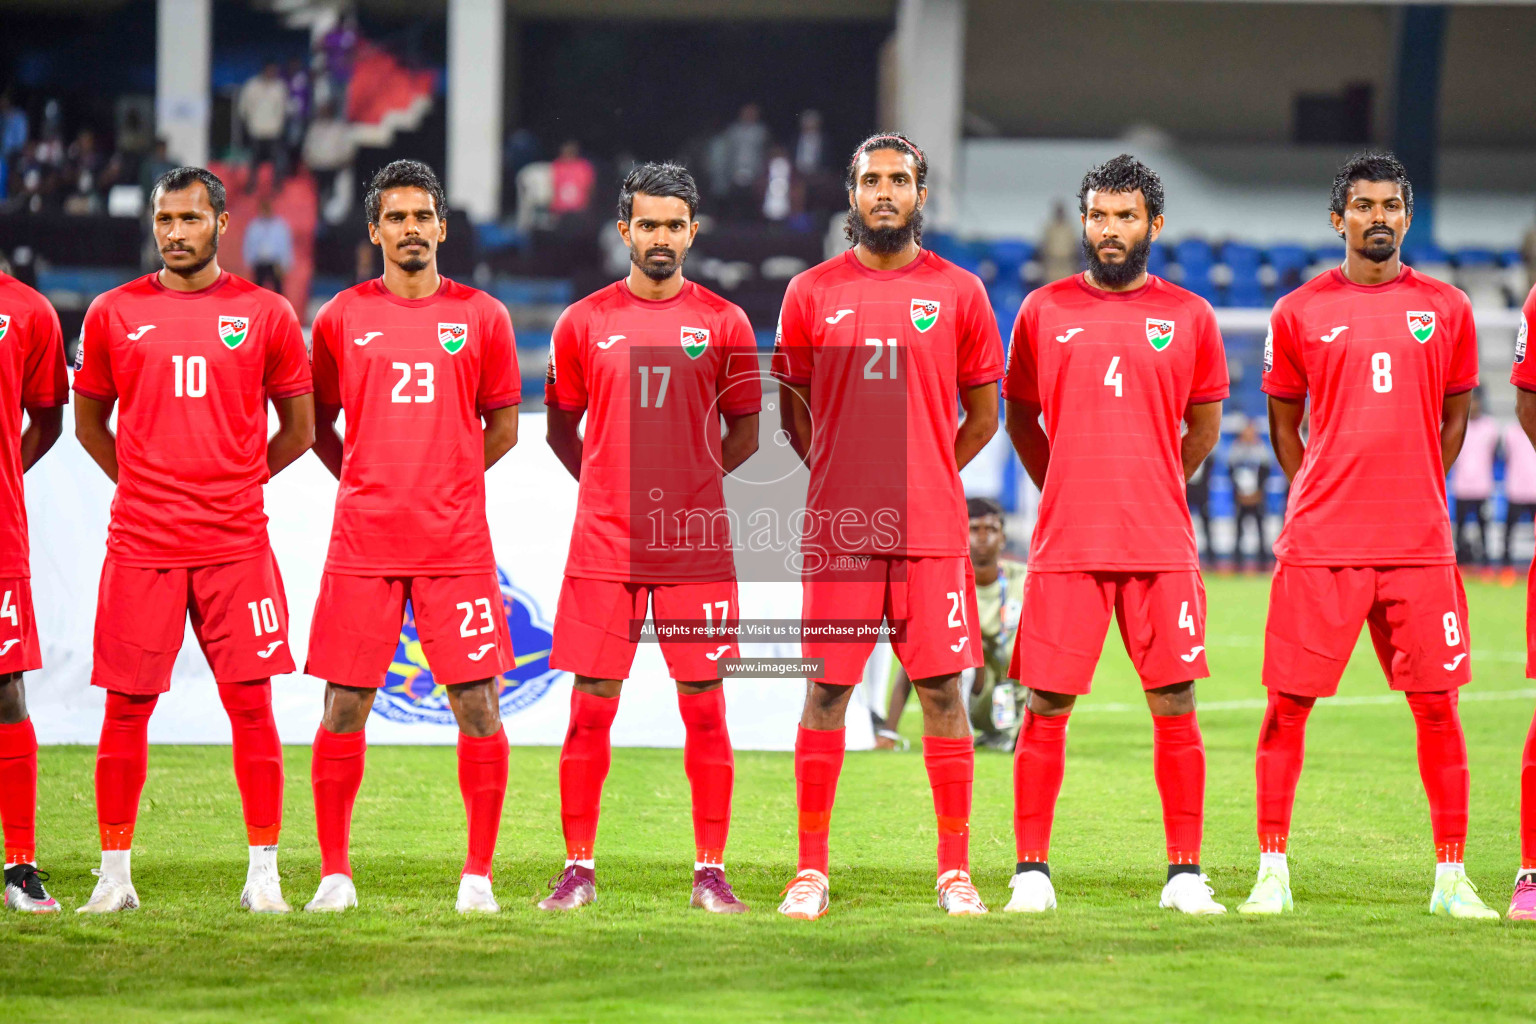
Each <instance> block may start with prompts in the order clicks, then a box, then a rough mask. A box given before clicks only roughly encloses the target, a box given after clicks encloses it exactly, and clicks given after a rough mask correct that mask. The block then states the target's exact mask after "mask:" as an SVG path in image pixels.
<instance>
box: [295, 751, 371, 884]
mask: <svg viewBox="0 0 1536 1024" xmlns="http://www.w3.org/2000/svg"><path fill="white" fill-rule="evenodd" d="M367 751H368V734H367V733H366V732H364V731H363V730H362V729H359V730H358V731H357V732H331V731H330V730H329V729H327V728H326V727H325V726H323V725H322V726H320V728H319V729H317V730H315V748H314V760H313V761H312V762H311V765H310V772H309V778H310V785H311V786H312V787H313V788H314V792H315V832H316V833H318V835H319V839H320V874H321V875H346V876H347V877H349V878H350V877H351V876H352V861H351V859H350V857H349V855H348V845H349V843H350V841H351V836H352V805H353V804H354V803H356V802H357V791H358V790H359V789H361V788H362V785H363V763H364V761H365V760H366V754H367Z"/></svg>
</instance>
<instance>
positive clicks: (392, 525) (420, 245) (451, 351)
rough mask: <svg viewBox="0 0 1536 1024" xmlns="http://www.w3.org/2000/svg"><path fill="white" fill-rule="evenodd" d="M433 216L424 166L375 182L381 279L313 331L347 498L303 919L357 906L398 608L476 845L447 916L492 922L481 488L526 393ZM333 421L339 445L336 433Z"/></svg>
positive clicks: (491, 673) (321, 642) (337, 555)
mask: <svg viewBox="0 0 1536 1024" xmlns="http://www.w3.org/2000/svg"><path fill="white" fill-rule="evenodd" d="M444 203H445V201H444V195H443V187H442V185H441V184H440V183H439V182H438V179H437V176H436V175H435V174H434V173H433V172H432V169H431V168H430V167H428V166H426V165H425V164H422V163H418V162H416V161H414V160H397V161H395V162H394V163H392V164H389V165H388V166H386V167H384V168H383V169H382V170H380V171H379V172H378V174H376V175H374V178H373V181H372V183H371V184H370V185H369V187H368V194H367V197H366V200H365V206H366V210H367V215H368V234H369V237H370V238H372V239H373V241H374V244H376V245H378V246H379V248H380V249H382V250H383V253H384V276H383V277H382V278H375V279H374V280H372V281H366V282H364V283H363V284H360V285H357V286H356V287H353V288H349V289H347V290H346V291H344V292H342V293H341V294H340V295H338V296H336V297H335V298H334V299H332V300H331V301H330V302H328V303H326V305H325V307H324V308H323V309H321V311H320V314H319V315H318V316H317V317H316V318H315V324H314V332H313V335H314V342H313V348H314V375H315V387H316V395H315V397H316V406H317V410H318V411H317V415H318V419H319V424H320V429H319V432H318V436H317V438H316V443H315V453H316V454H317V455H318V456H319V457H320V460H321V461H322V462H324V463H325V466H326V468H327V469H329V470H330V471H331V472H332V473H333V474H334V475H335V476H336V477H337V479H339V480H340V481H341V486H340V487H339V488H338V489H337V492H336V514H335V520H334V523H333V525H332V529H331V544H330V552H329V554H328V556H327V558H326V563H325V575H324V577H323V578H322V580H321V583H320V596H319V600H318V601H317V602H316V603H315V613H314V623H313V625H312V626H311V627H310V634H309V637H310V639H309V662H308V664H306V665H305V666H304V671H305V672H307V673H309V674H310V675H313V676H318V677H320V678H322V679H325V680H327V682H326V687H325V714H324V717H323V718H322V719H321V722H320V728H319V729H318V730H317V731H316V733H315V745H314V765H313V769H312V781H313V785H314V794H315V825H316V828H317V830H318V832H319V838H320V861H321V872H322V877H321V879H320V887H319V889H318V890H317V891H316V893H315V898H314V899H313V900H311V901H310V902H309V904H308V905H307V906H306V907H305V908H304V909H306V910H314V911H322V910H332V911H334V910H344V909H346V908H348V907H352V906H356V905H357V890H356V888H355V887H354V885H353V882H352V864H351V860H350V858H349V838H350V836H349V833H350V831H351V822H352V806H353V803H354V802H355V800H356V799H357V791H358V788H359V786H360V785H361V784H362V780H363V755H364V750H365V749H366V747H367V740H366V738H365V734H364V726H365V725H366V723H367V721H368V713H369V711H370V710H371V709H372V707H373V703H374V697H375V694H376V693H377V691H378V688H379V687H380V686H382V685H383V684H384V680H385V674H386V672H387V671H388V669H389V665H390V662H391V660H392V659H393V657H394V653H395V648H396V645H397V644H398V642H399V637H400V626H401V622H402V619H403V617H404V612H405V605H406V602H407V601H409V602H410V604H411V608H412V611H413V613H414V615H415V619H416V631H417V633H418V634H419V636H420V637H421V646H422V651H423V653H424V654H425V655H426V659H427V661H428V663H429V664H430V665H431V666H432V677H433V680H434V682H436V683H437V684H438V685H440V686H442V687H444V688H445V689H446V691H447V694H448V704H449V706H450V707H451V708H452V709H453V714H454V718H455V719H456V720H457V721H458V725H459V743H458V761H459V791H460V793H461V794H462V796H463V799H464V812H465V816H466V818H467V819H468V825H469V839H468V852H467V855H466V857H465V860H464V870H463V873H462V874H461V876H460V879H459V895H458V900H457V903H456V907H457V909H458V910H459V911H460V912H470V911H481V912H487V913H494V912H495V911H497V910H499V909H500V907H499V906H498V905H497V903H496V898H495V896H494V895H493V894H492V891H491V862H492V858H493V857H494V855H495V852H496V834H497V832H498V831H499V829H500V827H501V807H502V801H503V798H504V797H505V795H506V789H507V737H506V733H505V732H504V731H503V730H502V727H501V711H500V703H499V697H500V692H499V682H498V678H497V677H499V676H500V675H501V674H502V673H503V672H507V671H509V670H510V669H511V668H512V667H513V664H514V662H513V655H512V639H511V636H510V634H509V632H508V629H507V618H506V615H505V614H504V613H503V611H502V598H501V587H500V585H499V583H498V580H497V577H496V563H495V560H494V558H493V556H492V553H491V534H490V528H489V526H488V525H487V524H486V520H485V471H486V470H487V469H489V468H490V467H491V466H493V465H495V464H496V461H497V460H498V459H500V458H501V457H502V456H503V455H505V454H506V453H507V452H508V451H509V450H510V449H511V448H512V446H513V445H514V444H515V443H516V442H517V406H518V403H519V402H520V401H521V400H522V390H521V384H520V378H519V376H518V372H517V349H516V346H515V345H514V343H513V339H512V322H511V320H510V319H509V318H508V316H507V310H506V307H504V306H502V304H501V303H499V302H497V301H496V300H495V299H493V298H491V297H490V296H489V295H487V294H485V293H484V292H482V291H478V290H476V289H474V288H470V287H468V286H466V285H462V284H459V283H458V282H456V281H451V280H449V279H448V278H445V277H443V276H441V275H440V274H439V273H438V272H437V247H438V245H439V244H440V243H441V242H442V241H443V240H444V239H445V238H446V237H447V220H446V216H445V211H444ZM343 411H345V413H346V422H347V431H346V439H345V441H343V439H342V438H341V437H340V436H339V435H338V434H337V432H336V418H337V416H338V414H340V413H341V412H343Z"/></svg>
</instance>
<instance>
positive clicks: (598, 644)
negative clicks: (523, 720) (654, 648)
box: [549, 576, 741, 683]
mask: <svg viewBox="0 0 1536 1024" xmlns="http://www.w3.org/2000/svg"><path fill="white" fill-rule="evenodd" d="M648 604H649V606H650V611H651V615H652V616H653V618H654V619H655V620H656V621H658V622H661V623H666V622H677V623H680V624H686V625H688V626H689V627H692V628H694V629H697V628H698V627H703V628H705V629H706V630H710V631H714V630H716V628H717V627H718V632H719V638H718V639H707V638H704V637H698V636H692V637H684V638H668V637H665V636H658V638H657V639H658V640H659V642H660V643H661V656H662V657H663V658H665V659H666V661H667V671H668V672H670V673H671V674H672V678H673V679H675V680H677V681H678V682H683V683H702V682H708V681H710V680H714V679H719V678H720V669H719V666H718V662H719V660H720V659H721V658H734V657H736V656H737V650H736V621H737V618H738V616H739V615H740V614H741V609H740V607H739V606H738V605H737V603H736V581H735V580H716V581H713V582H710V583H625V582H622V581H620V580H593V579H586V578H584V577H580V576H567V577H566V578H565V583H563V584H562V585H561V587H560V603H559V605H558V606H557V607H556V609H555V639H554V647H553V649H552V650H551V651H550V655H549V667H550V668H558V669H562V670H564V671H566V672H574V673H576V674H577V675H579V676H588V677H590V678H592V679H625V678H627V677H628V676H629V668H630V665H632V664H633V663H634V660H635V648H636V645H637V644H638V643H639V641H640V627H641V626H642V625H643V624H644V623H645V616H646V606H647V605H648Z"/></svg>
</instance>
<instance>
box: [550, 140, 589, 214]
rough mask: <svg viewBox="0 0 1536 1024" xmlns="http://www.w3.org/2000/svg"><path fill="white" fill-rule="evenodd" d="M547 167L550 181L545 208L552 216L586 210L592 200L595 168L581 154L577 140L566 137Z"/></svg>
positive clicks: (584, 211)
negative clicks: (547, 207) (549, 195)
mask: <svg viewBox="0 0 1536 1024" xmlns="http://www.w3.org/2000/svg"><path fill="white" fill-rule="evenodd" d="M549 169H550V176H551V180H552V181H553V184H554V195H553V197H551V199H550V201H549V212H550V213H552V214H554V215H555V216H556V217H560V216H563V215H565V214H571V213H586V212H587V207H588V206H590V205H591V203H592V185H593V183H594V182H595V181H596V180H597V172H596V171H595V170H594V169H593V167H592V161H590V160H588V159H587V158H586V157H584V156H582V155H581V143H579V142H577V141H576V140H575V139H567V140H566V141H565V143H564V144H563V145H562V146H561V147H560V155H559V156H558V157H556V158H555V160H554V162H553V163H551V164H550V165H549Z"/></svg>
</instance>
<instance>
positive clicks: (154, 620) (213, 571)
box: [91, 548, 293, 694]
mask: <svg viewBox="0 0 1536 1024" xmlns="http://www.w3.org/2000/svg"><path fill="white" fill-rule="evenodd" d="M188 612H190V613H191V615H192V632H193V633H194V634H196V636H197V642H198V644H199V645H200V646H201V647H202V649H203V655H204V656H205V657H207V659H208V667H209V668H211V669H213V678H214V679H216V680H217V681H219V682H221V683H244V682H250V681H252V680H256V679H265V678H267V677H269V676H275V675H282V674H283V673H285V672H292V671H293V655H292V654H291V653H290V651H289V648H288V597H287V595H285V594H284V593H283V578H282V576H281V575H280V574H279V573H278V571H277V559H276V558H274V557H273V556H272V549H271V548H267V549H266V550H264V551H262V552H261V553H260V554H258V555H254V556H252V557H250V558H246V559H242V560H241V561H238V562H225V563H224V564H222V565H205V566H198V567H196V568H190V569H185V568H184V569H137V568H133V567H131V566H125V565H119V564H117V563H116V562H114V561H113V560H112V556H111V555H108V556H107V560H106V562H105V563H103V564H102V567H101V587H100V589H99V590H98V592H97V595H96V643H95V661H94V663H93V664H92V666H91V684H92V685H94V686H100V687H103V688H105V689H108V690H115V691H117V692H119V693H133V694H152V693H164V692H165V691H166V690H169V689H170V688H171V669H172V668H173V667H174V666H175V664H176V655H177V653H178V652H179V651H180V650H181V641H182V637H184V636H185V635H186V631H187V613H188Z"/></svg>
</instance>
